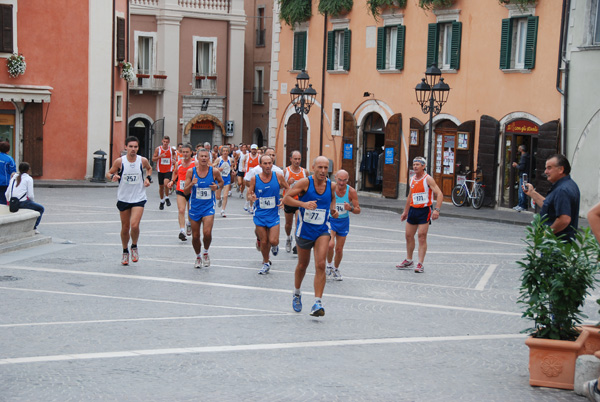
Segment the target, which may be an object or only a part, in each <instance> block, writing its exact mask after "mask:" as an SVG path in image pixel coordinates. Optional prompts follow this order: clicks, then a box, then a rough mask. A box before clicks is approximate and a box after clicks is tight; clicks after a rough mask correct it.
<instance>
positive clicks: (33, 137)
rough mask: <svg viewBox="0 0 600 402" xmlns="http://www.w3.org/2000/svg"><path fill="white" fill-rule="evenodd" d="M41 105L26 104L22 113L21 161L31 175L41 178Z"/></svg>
mask: <svg viewBox="0 0 600 402" xmlns="http://www.w3.org/2000/svg"><path fill="white" fill-rule="evenodd" d="M42 107H43V103H27V104H26V105H25V110H24V112H23V161H24V162H29V164H30V165H31V175H32V176H41V175H42V174H43V164H44V147H43V145H44V137H43V134H44V130H43V127H44V126H43V120H42V117H43V113H42Z"/></svg>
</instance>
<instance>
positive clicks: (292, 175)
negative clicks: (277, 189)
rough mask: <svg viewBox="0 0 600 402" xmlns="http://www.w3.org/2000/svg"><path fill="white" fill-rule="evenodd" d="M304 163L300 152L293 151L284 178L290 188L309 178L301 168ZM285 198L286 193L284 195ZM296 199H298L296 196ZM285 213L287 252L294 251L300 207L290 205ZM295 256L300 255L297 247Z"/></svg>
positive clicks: (284, 210) (286, 207)
mask: <svg viewBox="0 0 600 402" xmlns="http://www.w3.org/2000/svg"><path fill="white" fill-rule="evenodd" d="M301 162H302V154H301V153H300V151H292V154H291V155H290V163H291V165H290V166H288V167H286V168H285V173H284V177H285V180H286V181H287V182H288V184H289V185H290V187H294V184H295V183H296V182H297V181H298V180H300V179H303V178H305V177H308V174H309V173H308V171H307V170H306V169H304V168H303V167H301V166H300V163H301ZM283 195H284V196H285V192H284V193H283ZM296 199H298V197H297V196H296ZM283 212H284V213H285V234H286V235H287V238H286V240H285V251H286V252H288V253H289V252H291V251H292V225H293V223H294V217H295V216H297V215H298V207H291V206H289V205H285V206H284V207H283ZM293 251H294V254H298V251H297V248H296V246H294V248H293Z"/></svg>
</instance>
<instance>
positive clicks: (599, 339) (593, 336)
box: [579, 325, 600, 355]
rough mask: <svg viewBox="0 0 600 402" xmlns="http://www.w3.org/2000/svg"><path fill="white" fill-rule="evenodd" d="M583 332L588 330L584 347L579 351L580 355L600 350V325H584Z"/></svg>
mask: <svg viewBox="0 0 600 402" xmlns="http://www.w3.org/2000/svg"><path fill="white" fill-rule="evenodd" d="M580 328H581V331H582V332H587V333H588V336H587V338H586V340H585V342H584V344H583V348H582V349H581V350H580V351H579V354H580V355H593V354H594V353H596V352H598V351H600V327H597V326H595V325H582V326H581V327H580Z"/></svg>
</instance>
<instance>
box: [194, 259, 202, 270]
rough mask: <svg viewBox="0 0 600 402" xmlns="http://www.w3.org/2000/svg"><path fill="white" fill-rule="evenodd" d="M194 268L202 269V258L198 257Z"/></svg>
mask: <svg viewBox="0 0 600 402" xmlns="http://www.w3.org/2000/svg"><path fill="white" fill-rule="evenodd" d="M194 268H202V257H196V262H195V263H194Z"/></svg>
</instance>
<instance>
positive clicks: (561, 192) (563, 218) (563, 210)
mask: <svg viewBox="0 0 600 402" xmlns="http://www.w3.org/2000/svg"><path fill="white" fill-rule="evenodd" d="M544 173H545V174H546V176H547V177H548V181H549V182H550V183H552V187H551V188H550V191H549V192H548V194H547V195H546V197H545V198H544V197H543V196H542V195H541V194H539V193H538V192H536V191H535V189H534V188H533V185H531V184H530V183H528V184H527V188H525V189H524V191H525V194H527V195H528V196H530V197H531V198H533V200H534V201H535V202H536V203H537V204H538V205H541V206H542V209H541V211H540V215H541V216H542V218H544V217H546V218H548V220H547V221H546V224H547V225H550V227H551V228H552V230H553V231H554V234H556V235H557V236H561V235H564V237H565V239H566V240H569V241H571V240H573V238H574V237H575V233H576V232H577V226H578V224H579V187H577V184H575V182H574V181H573V180H572V179H571V176H569V173H571V165H570V164H569V161H568V160H567V158H566V157H565V156H564V155H560V154H556V155H554V156H551V157H550V158H548V160H546V170H544Z"/></svg>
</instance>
